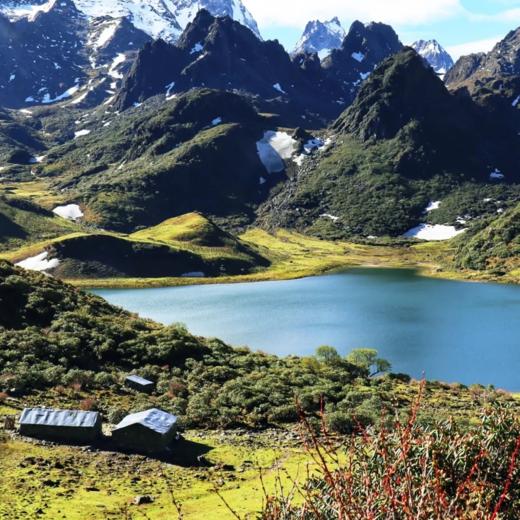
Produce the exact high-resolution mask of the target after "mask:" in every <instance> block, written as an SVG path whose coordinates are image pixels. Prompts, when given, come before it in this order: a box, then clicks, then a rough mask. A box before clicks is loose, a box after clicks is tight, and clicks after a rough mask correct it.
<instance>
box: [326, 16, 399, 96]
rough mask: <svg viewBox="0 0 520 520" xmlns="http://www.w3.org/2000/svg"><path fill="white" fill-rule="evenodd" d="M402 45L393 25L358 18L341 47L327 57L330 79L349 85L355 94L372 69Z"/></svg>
mask: <svg viewBox="0 0 520 520" xmlns="http://www.w3.org/2000/svg"><path fill="white" fill-rule="evenodd" d="M402 48H403V44H402V43H401V42H400V41H399V37H398V36H397V34H396V32H395V31H394V30H393V28H392V27H391V26H389V25H385V24H382V23H370V24H368V25H365V24H363V23H362V22H360V21H355V22H354V23H353V24H352V26H351V27H350V30H349V32H348V34H347V36H346V38H345V39H344V40H343V44H342V45H341V48H339V49H335V50H333V51H332V52H331V54H330V56H328V57H327V58H325V59H324V60H323V68H324V70H325V71H326V73H327V74H328V76H329V77H330V78H333V79H335V80H336V81H340V82H342V83H343V84H344V85H349V86H350V90H351V94H352V96H353V97H354V96H355V94H356V93H357V90H358V89H359V86H360V85H361V83H362V82H363V81H364V80H366V79H367V78H368V77H369V76H370V74H371V73H372V71H373V70H374V69H375V68H376V67H377V66H378V65H379V64H380V63H381V62H382V61H383V60H384V59H386V58H388V57H389V56H392V55H393V54H395V53H396V52H399V51H400V50H401V49H402Z"/></svg>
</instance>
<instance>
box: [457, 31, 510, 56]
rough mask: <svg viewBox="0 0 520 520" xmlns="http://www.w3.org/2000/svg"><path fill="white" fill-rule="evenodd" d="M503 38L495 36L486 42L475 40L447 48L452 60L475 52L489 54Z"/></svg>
mask: <svg viewBox="0 0 520 520" xmlns="http://www.w3.org/2000/svg"><path fill="white" fill-rule="evenodd" d="M503 38H504V36H503V35H502V36H495V37H494V38H488V39H486V40H476V41H472V42H467V43H461V44H459V45H452V46H450V47H448V48H447V50H448V52H449V53H450V54H451V56H452V57H453V59H454V60H457V59H459V58H460V57H461V56H467V55H468V54H473V53H476V52H489V51H490V50H491V49H492V48H493V47H494V46H495V45H496V44H497V43H498V42H499V41H500V40H502V39H503Z"/></svg>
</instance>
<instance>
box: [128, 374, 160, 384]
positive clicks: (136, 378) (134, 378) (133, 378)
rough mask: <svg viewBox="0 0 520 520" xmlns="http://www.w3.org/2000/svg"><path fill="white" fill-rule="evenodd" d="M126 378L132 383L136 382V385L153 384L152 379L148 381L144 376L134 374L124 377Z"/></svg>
mask: <svg viewBox="0 0 520 520" xmlns="http://www.w3.org/2000/svg"><path fill="white" fill-rule="evenodd" d="M126 380H127V381H132V382H133V383H137V384H138V385H143V386H149V385H154V384H155V383H154V382H153V381H148V379H145V378H144V377H141V376H135V375H132V376H128V377H127V378H126Z"/></svg>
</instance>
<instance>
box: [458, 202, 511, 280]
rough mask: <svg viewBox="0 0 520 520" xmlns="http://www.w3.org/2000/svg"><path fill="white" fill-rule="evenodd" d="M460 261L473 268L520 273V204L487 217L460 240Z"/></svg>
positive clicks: (459, 262)
mask: <svg viewBox="0 0 520 520" xmlns="http://www.w3.org/2000/svg"><path fill="white" fill-rule="evenodd" d="M459 242H460V246H459V251H458V253H457V264H458V265H459V266H460V267H463V268H466V269H472V270H481V271H494V272H501V273H507V272H511V271H513V272H514V271H516V272H517V273H519V274H520V204H519V205H517V206H516V207H514V208H511V209H510V210H508V211H505V212H504V213H502V214H501V215H500V216H499V217H498V218H494V219H492V220H491V221H489V220H488V221H487V222H486V221H484V222H482V223H481V224H480V226H478V227H476V228H475V229H474V230H473V232H472V234H471V236H469V237H466V239H465V240H464V241H462V240H460V241H459Z"/></svg>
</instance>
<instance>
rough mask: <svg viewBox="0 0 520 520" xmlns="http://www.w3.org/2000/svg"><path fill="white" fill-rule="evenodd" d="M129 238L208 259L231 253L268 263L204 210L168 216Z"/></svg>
mask: <svg viewBox="0 0 520 520" xmlns="http://www.w3.org/2000/svg"><path fill="white" fill-rule="evenodd" d="M130 237H131V238H132V239H134V240H144V241H153V242H155V243H165V244H169V245H173V246H176V247H180V248H183V249H187V250H189V251H192V252H194V253H197V254H200V255H202V256H204V257H206V258H212V257H224V258H225V257H227V256H229V257H235V258H242V259H244V260H249V261H251V262H253V261H256V263H257V265H258V266H259V267H260V266H263V267H265V266H267V265H268V263H267V262H266V260H265V259H262V258H261V257H260V255H258V253H257V252H256V251H255V250H254V249H252V248H251V247H249V246H247V245H246V244H245V243H244V242H243V241H241V240H240V239H238V238H236V237H235V236H234V235H232V234H231V233H228V232H227V231H224V230H223V229H221V228H220V227H219V226H217V224H215V223H214V222H213V221H212V220H211V219H209V218H208V217H206V216H204V215H202V214H201V213H187V214H186V215H181V216H180V217H174V218H171V219H168V220H166V221H164V222H162V223H161V224H159V225H157V226H154V227H151V228H147V229H143V230H142V231H137V232H136V233H133V234H132V235H130Z"/></svg>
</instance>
